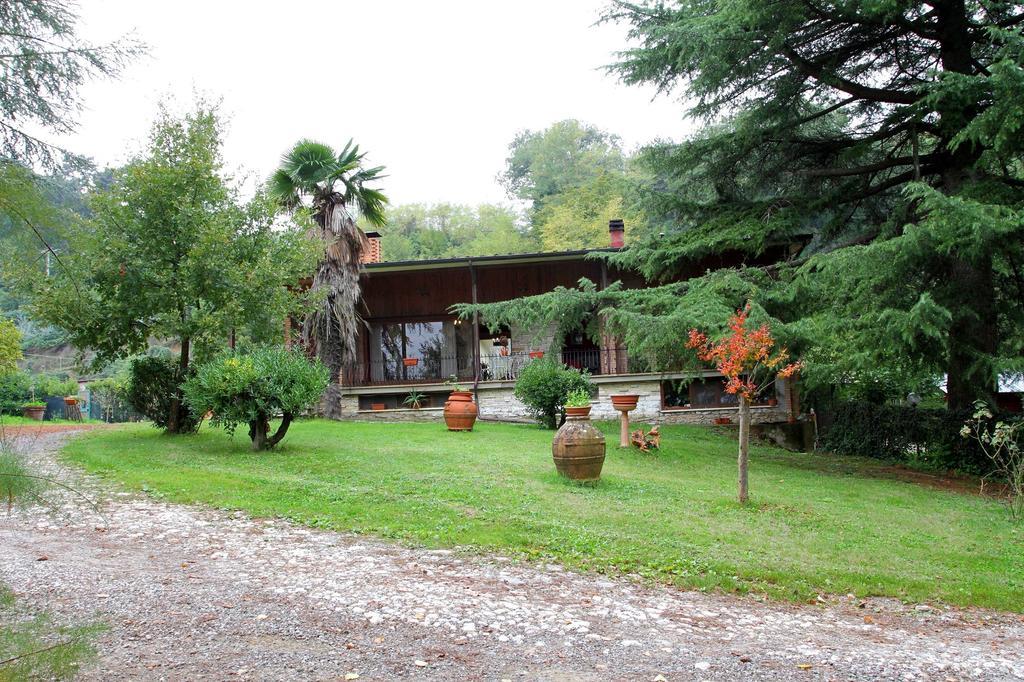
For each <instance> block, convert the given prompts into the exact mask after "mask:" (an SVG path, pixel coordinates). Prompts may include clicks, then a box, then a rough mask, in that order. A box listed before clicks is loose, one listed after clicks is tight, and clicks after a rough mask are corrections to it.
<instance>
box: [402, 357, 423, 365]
mask: <svg viewBox="0 0 1024 682" xmlns="http://www.w3.org/2000/svg"><path fill="white" fill-rule="evenodd" d="M402 364H403V365H405V366H406V367H415V366H416V365H418V364H420V359H419V358H402Z"/></svg>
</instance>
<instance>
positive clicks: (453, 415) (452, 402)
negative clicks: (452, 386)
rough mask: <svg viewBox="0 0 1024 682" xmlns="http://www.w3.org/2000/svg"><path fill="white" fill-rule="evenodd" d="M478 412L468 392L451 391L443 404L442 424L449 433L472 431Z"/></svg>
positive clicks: (471, 395)
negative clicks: (446, 427)
mask: <svg viewBox="0 0 1024 682" xmlns="http://www.w3.org/2000/svg"><path fill="white" fill-rule="evenodd" d="M478 412H479V410H478V409H477V406H476V403H474V402H473V394H472V393H471V392H470V391H452V392H451V395H449V396H448V400H446V401H445V403H444V423H445V425H447V426H448V430H449V431H472V430H473V424H475V423H476V415H477V413H478Z"/></svg>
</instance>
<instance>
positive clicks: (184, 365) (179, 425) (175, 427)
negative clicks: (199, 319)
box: [167, 336, 192, 433]
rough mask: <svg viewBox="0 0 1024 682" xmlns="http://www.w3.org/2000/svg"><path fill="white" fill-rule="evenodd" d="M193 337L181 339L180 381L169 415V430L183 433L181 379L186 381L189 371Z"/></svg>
mask: <svg viewBox="0 0 1024 682" xmlns="http://www.w3.org/2000/svg"><path fill="white" fill-rule="evenodd" d="M191 341H192V340H191V339H190V338H189V337H187V336H183V337H182V339H181V356H180V357H179V358H178V378H179V383H178V385H177V386H176V387H175V389H174V397H173V398H172V399H171V414H170V415H168V417H167V432H168V433H181V430H182V429H183V428H184V422H185V415H184V414H183V413H184V411H185V410H184V405H183V403H182V401H181V381H184V379H185V375H186V373H187V372H188V356H189V353H190V352H191V348H190V347H191Z"/></svg>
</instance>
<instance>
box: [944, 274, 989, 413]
mask: <svg viewBox="0 0 1024 682" xmlns="http://www.w3.org/2000/svg"><path fill="white" fill-rule="evenodd" d="M949 282H950V284H951V285H952V287H954V290H955V291H956V292H957V293H958V294H959V296H957V298H958V299H959V300H957V301H955V303H954V304H953V306H952V307H953V310H954V316H953V322H952V325H951V328H950V333H949V358H948V365H947V370H946V395H947V397H948V403H947V407H948V408H949V409H950V410H970V409H972V407H973V405H974V401H975V400H982V401H985V402H986V403H988V404H989V405H993V404H994V403H995V394H996V390H997V389H996V376H995V371H994V369H993V363H992V358H993V356H995V354H996V353H997V352H998V350H999V348H998V342H999V332H998V325H997V319H996V310H995V305H994V301H995V296H996V291H995V285H994V283H993V276H992V264H991V261H990V260H987V259H984V260H983V262H982V263H980V264H975V263H969V262H967V261H964V260H962V259H959V258H958V259H956V260H954V261H953V263H952V265H951V267H950V269H949Z"/></svg>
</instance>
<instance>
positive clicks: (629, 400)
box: [612, 393, 640, 411]
mask: <svg viewBox="0 0 1024 682" xmlns="http://www.w3.org/2000/svg"><path fill="white" fill-rule="evenodd" d="M638 400H640V396H638V395H636V394H635V393H625V394H623V395H613V396H612V407H614V408H615V409H616V410H626V411H629V410H635V409H636V403H637V401H638Z"/></svg>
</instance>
